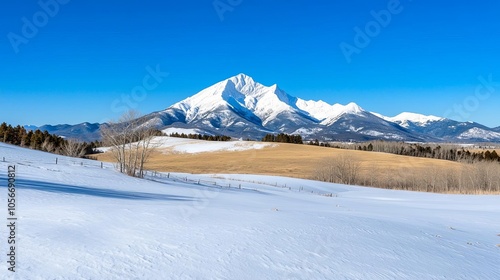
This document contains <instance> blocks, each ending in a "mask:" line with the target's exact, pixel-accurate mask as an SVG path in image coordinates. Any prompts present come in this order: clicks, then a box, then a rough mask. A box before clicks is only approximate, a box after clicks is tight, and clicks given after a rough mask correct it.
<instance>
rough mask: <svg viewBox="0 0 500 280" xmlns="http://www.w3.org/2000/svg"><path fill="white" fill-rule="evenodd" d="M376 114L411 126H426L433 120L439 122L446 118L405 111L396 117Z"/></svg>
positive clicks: (405, 125)
mask: <svg viewBox="0 0 500 280" xmlns="http://www.w3.org/2000/svg"><path fill="white" fill-rule="evenodd" d="M375 115H377V116H379V117H381V118H383V119H384V120H387V121H390V122H393V123H397V124H399V125H401V126H402V127H406V128H410V127H412V126H419V127H425V126H428V125H430V124H432V123H433V122H438V121H442V120H444V118H440V117H436V116H432V115H429V116H426V115H422V114H416V113H409V112H403V113H401V114H399V115H397V116H395V117H386V116H382V115H380V114H377V113H375Z"/></svg>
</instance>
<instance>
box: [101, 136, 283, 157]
mask: <svg viewBox="0 0 500 280" xmlns="http://www.w3.org/2000/svg"><path fill="white" fill-rule="evenodd" d="M151 143H152V145H153V146H154V147H156V148H157V149H158V150H159V151H162V152H164V153H185V154H196V153H209V152H221V151H229V152H230V151H245V150H255V149H262V148H265V147H273V146H275V145H276V144H273V143H266V142H255V141H238V140H236V141H204V140H195V139H188V138H178V137H169V136H157V137H154V138H153V140H152V141H151ZM99 150H101V151H103V152H105V151H108V150H109V148H107V147H104V148H99Z"/></svg>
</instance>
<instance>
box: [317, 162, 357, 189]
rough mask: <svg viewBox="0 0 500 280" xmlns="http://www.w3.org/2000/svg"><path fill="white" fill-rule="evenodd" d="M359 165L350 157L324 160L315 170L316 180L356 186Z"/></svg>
mask: <svg viewBox="0 0 500 280" xmlns="http://www.w3.org/2000/svg"><path fill="white" fill-rule="evenodd" d="M359 170H360V163H359V161H358V160H356V159H354V158H353V157H351V156H346V155H340V156H338V157H336V158H329V159H326V160H324V161H323V162H322V163H321V164H320V165H319V166H318V168H317V169H316V176H315V177H316V179H317V180H321V181H326V182H331V183H340V184H348V185H354V184H358V183H359V182H358V179H359V178H358V177H359Z"/></svg>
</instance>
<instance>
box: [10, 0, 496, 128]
mask: <svg viewBox="0 0 500 280" xmlns="http://www.w3.org/2000/svg"><path fill="white" fill-rule="evenodd" d="M40 3H46V5H43V4H42V5H40ZM54 3H57V4H56V5H54ZM214 3H215V6H217V8H216V7H214ZM44 6H47V7H45V8H44ZM499 10H500V3H498V2H497V1H479V2H474V3H473V2H472V1H453V4H451V2H449V1H430V0H429V1H425V0H421V1H417V0H414V1H409V0H400V1H396V0H390V1H387V0H385V1H369V0H366V1H315V2H311V1H284V0H283V1H281V0H276V1H264V0H258V1H251V0H216V1H213V0H207V1H201V0H200V1H189V0H188V1H150V0H145V1H144V0H142V1H138V0H130V1H92V0H89V1H82V0H59V2H56V0H41V1H40V2H37V1H26V0H20V1H9V3H7V4H5V3H4V4H3V8H2V9H0V34H1V35H2V37H1V38H2V39H1V41H2V44H0V62H1V67H0V121H6V122H8V123H11V124H35V125H42V124H47V123H50V124H58V123H71V124H74V123H80V122H84V121H89V122H102V121H105V120H109V119H114V118H117V117H118V116H119V115H120V114H121V113H122V112H123V109H124V107H134V109H137V110H139V111H140V112H142V113H149V112H152V111H157V110H162V109H165V108H166V107H168V106H170V105H171V104H173V103H175V102H177V101H180V100H182V99H184V98H186V97H188V96H191V95H193V94H195V93H196V92H198V91H199V90H201V89H203V88H205V87H207V86H210V85H212V84H214V83H216V82H218V81H220V80H223V79H226V78H228V77H230V76H233V75H236V74H238V73H246V74H248V75H250V76H252V77H253V78H254V79H255V80H256V81H258V82H261V83H263V84H265V85H272V84H275V83H277V84H278V85H279V86H280V88H282V89H284V90H285V91H287V92H288V93H289V94H291V95H294V96H297V97H301V98H304V99H314V100H319V99H321V100H324V101H326V102H328V103H342V104H346V103H348V102H351V101H353V102H356V103H357V104H359V105H360V106H361V107H363V108H365V109H367V110H370V111H375V112H379V113H382V114H384V115H389V116H393V115H396V114H398V113H400V112H402V111H410V112H418V113H423V114H433V115H438V116H447V117H450V118H454V119H458V120H472V121H477V122H480V123H483V124H485V125H488V126H499V125H500V116H499V114H498V107H499V106H500V53H499V52H498V50H500V20H499V16H500V14H499V12H498V11H499ZM388 15H389V17H390V18H389V17H388ZM377 18H378V21H377ZM30 27H34V29H33V28H31V29H30ZM367 28H368V29H367ZM356 30H358V31H359V30H361V32H362V33H363V35H359V34H358V33H357V31H356ZM367 30H368V31H367ZM360 38H365V39H367V40H365V41H363V40H361V39H360ZM347 45H348V46H350V47H349V48H348V50H349V51H351V53H350V55H347V56H346V55H345V53H346V48H345V46H347ZM341 46H344V49H343V48H341ZM353 50H355V52H353ZM347 53H349V52H347ZM156 68H158V69H159V71H160V72H161V73H168V76H166V75H164V74H161V75H160V77H159V79H157V80H154V79H147V77H148V75H150V72H151V71H152V69H156ZM148 69H149V70H148ZM158 69H157V70H158ZM481 77H482V78H481ZM145 79H146V80H147V84H146V85H147V88H148V89H147V90H145V91H140V90H141V86H142V88H144V86H143V85H144V80H145ZM481 80H482V82H481ZM485 81H486V82H485ZM496 81H498V82H496ZM133 93H134V94H136V95H135V96H139V97H140V98H136V99H133V98H132V99H133V100H132V101H129V102H126V101H124V99H123V98H124V97H125V98H126V97H127V96H128V97H129V98H130V96H131V95H132V94H133ZM123 96H124V97H123ZM127 104H128V105H127Z"/></svg>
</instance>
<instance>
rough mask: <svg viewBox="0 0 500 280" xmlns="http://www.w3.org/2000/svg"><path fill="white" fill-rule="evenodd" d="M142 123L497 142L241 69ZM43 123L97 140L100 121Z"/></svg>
mask: <svg viewBox="0 0 500 280" xmlns="http://www.w3.org/2000/svg"><path fill="white" fill-rule="evenodd" d="M140 121H141V122H142V124H143V125H147V126H153V127H156V128H158V129H160V130H163V129H166V128H170V129H180V130H184V129H188V130H193V129H196V130H199V131H204V132H205V133H208V134H217V135H220V134H224V135H228V136H231V137H234V138H250V139H261V138H262V137H263V136H264V135H265V134H268V133H274V134H276V133H288V134H294V133H299V134H301V135H302V136H303V137H305V138H306V140H307V139H309V140H312V139H319V140H322V141H368V140H397V141H420V142H427V141H433V142H436V141H437V142H439V141H451V142H464V141H465V142H478V141H479V142H484V141H492V142H500V135H498V134H497V132H499V131H498V128H497V129H496V130H493V129H491V128H488V127H486V126H484V125H481V124H478V123H474V122H458V121H454V120H450V119H446V118H441V117H437V116H432V115H430V116H426V115H422V114H417V113H409V112H403V113H401V114H399V115H397V116H395V117H387V116H384V115H381V114H378V113H375V112H369V111H366V110H364V109H363V108H361V107H360V106H359V105H357V104H356V103H354V102H351V103H349V104H346V105H342V104H338V103H336V104H328V103H326V102H324V101H322V100H319V101H314V100H304V99H301V98H298V97H295V96H292V95H290V94H288V93H287V92H285V91H284V90H282V89H280V88H279V87H278V85H276V84H273V85H271V86H265V85H263V84H261V83H258V82H256V81H254V79H253V78H252V77H250V76H248V75H245V74H243V73H241V74H238V75H236V76H233V77H230V78H228V79H225V80H222V81H220V82H218V83H216V84H214V85H211V86H209V87H207V88H205V89H203V90H201V91H199V92H198V93H196V94H194V95H193V96H190V97H188V98H186V99H184V100H182V101H179V102H177V103H175V104H173V105H172V106H170V107H167V108H166V109H165V110H162V111H158V112H153V113H150V114H148V115H145V116H144V117H142V118H141V119H140ZM45 127H46V128H47V129H48V130H49V129H50V130H49V132H51V133H56V134H59V135H62V136H66V137H73V138H80V139H85V140H91V139H93V138H94V139H96V138H98V137H99V129H100V126H99V125H98V124H97V125H94V124H93V125H91V126H89V125H84V124H80V125H76V126H69V125H60V126H45ZM474 128H475V129H476V130H472V131H469V130H471V129H474ZM479 130H481V131H479ZM467 131H469V132H467ZM482 136H485V137H484V138H482Z"/></svg>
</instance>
